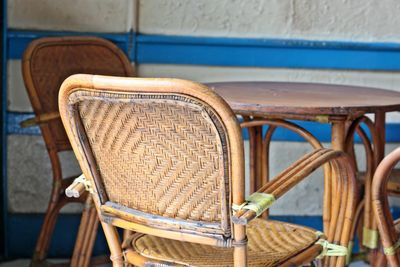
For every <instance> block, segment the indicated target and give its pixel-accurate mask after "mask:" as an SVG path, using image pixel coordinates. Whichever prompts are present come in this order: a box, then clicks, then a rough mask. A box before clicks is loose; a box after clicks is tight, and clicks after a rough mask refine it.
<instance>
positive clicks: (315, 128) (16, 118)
mask: <svg viewBox="0 0 400 267" xmlns="http://www.w3.org/2000/svg"><path fill="white" fill-rule="evenodd" d="M33 116H34V114H33V113H29V112H21V113H20V112H8V113H7V134H8V135H12V134H17V135H19V134H21V135H40V129H39V127H37V126H36V127H29V128H21V127H20V125H19V124H20V122H21V121H23V120H26V119H29V118H32V117H33ZM293 122H295V123H296V124H297V125H299V126H301V127H303V128H305V129H307V130H308V131H309V132H310V133H311V134H313V135H314V136H315V137H316V138H317V139H318V140H320V141H321V142H330V140H331V128H330V125H329V124H321V123H318V122H310V121H293ZM263 130H264V133H265V132H266V130H267V127H264V129H263ZM367 133H368V132H367ZM399 133H400V123H387V124H386V141H387V142H400V135H399ZM243 137H244V139H246V140H248V138H249V135H248V131H247V130H246V129H244V130H243ZM272 140H274V141H295V142H303V141H304V139H303V138H302V137H301V136H299V135H297V134H296V133H294V132H292V131H289V130H287V129H284V128H277V129H276V130H275V133H274V135H273V137H272ZM355 141H356V142H357V143H360V139H359V138H358V136H356V138H355Z"/></svg>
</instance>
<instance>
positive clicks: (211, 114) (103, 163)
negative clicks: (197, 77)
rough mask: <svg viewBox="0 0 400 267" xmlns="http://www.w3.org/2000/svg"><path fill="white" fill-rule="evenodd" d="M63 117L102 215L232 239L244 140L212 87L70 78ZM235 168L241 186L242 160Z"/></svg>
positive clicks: (65, 88) (170, 81)
mask: <svg viewBox="0 0 400 267" xmlns="http://www.w3.org/2000/svg"><path fill="white" fill-rule="evenodd" d="M210 102H211V103H210ZM60 111H61V116H62V118H63V122H64V125H65V127H66V129H67V133H68V134H69V137H70V139H71V142H72V143H73V145H74V144H75V146H76V147H75V148H74V150H75V154H77V153H78V154H79V155H77V157H78V160H79V161H80V163H81V167H82V169H83V171H84V173H85V175H86V174H89V179H92V182H93V184H94V187H95V189H94V191H95V192H97V195H98V204H99V205H100V207H102V208H103V209H102V211H103V212H104V211H106V212H108V213H113V215H114V216H120V215H121V214H123V213H124V214H125V215H129V216H128V217H129V219H131V220H133V221H135V222H136V223H139V224H140V223H143V224H145V225H147V226H148V225H151V226H153V227H156V228H162V229H178V230H179V231H180V230H182V231H199V232H203V233H205V232H206V233H213V234H218V235H222V236H230V235H231V224H230V212H229V211H230V208H231V204H230V202H231V193H230V192H231V186H232V179H231V177H232V164H233V162H232V151H233V150H234V151H235V153H238V151H241V153H242V152H243V149H242V141H241V140H240V139H239V136H240V129H239V126H238V124H237V121H236V117H235V115H234V114H233V113H232V111H231V110H230V109H229V107H228V106H227V104H226V103H225V102H224V101H223V100H222V98H220V97H219V96H217V95H216V94H215V93H214V92H212V91H211V90H210V89H209V88H207V87H205V86H202V85H199V84H196V83H192V82H189V81H183V80H174V79H139V78H136V79H135V78H131V79H126V78H125V79H124V78H116V77H114V78H112V77H105V76H89V75H88V76H83V75H81V76H73V77H72V78H70V79H68V80H67V81H66V82H65V83H64V85H63V86H62V92H61V94H60ZM227 120H228V123H227ZM229 132H232V133H234V135H235V137H234V138H233V137H232V138H230V135H229ZM235 138H236V139H237V140H236V139H235ZM230 140H231V142H232V140H236V141H237V142H235V143H234V144H235V147H234V148H232V143H230ZM238 140H239V141H238ZM232 149H233V150H232ZM241 158H242V157H241ZM235 162H236V164H238V165H241V166H239V168H237V169H239V170H241V174H240V175H237V176H238V178H239V179H240V180H243V175H242V169H243V162H241V161H240V160H236V159H235ZM85 170H87V172H85ZM236 172H237V171H236V170H235V173H236ZM236 183H237V182H236ZM242 189H244V188H242ZM126 217H127V216H125V218H126Z"/></svg>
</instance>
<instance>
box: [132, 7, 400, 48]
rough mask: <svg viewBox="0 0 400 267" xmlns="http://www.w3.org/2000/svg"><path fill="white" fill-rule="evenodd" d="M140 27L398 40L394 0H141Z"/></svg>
mask: <svg viewBox="0 0 400 267" xmlns="http://www.w3.org/2000/svg"><path fill="white" fill-rule="evenodd" d="M139 11H140V13H139V14H140V15H139V27H140V31H142V32H144V33H160V34H176V35H198V36H232V37H272V38H276V37H278V38H304V39H322V40H328V39H329V40H332V39H333V40H338V39H345V40H364V41H389V40H390V41H398V40H400V30H399V27H398V25H399V23H400V16H398V14H399V12H400V2H399V1H397V0H363V1H357V0H246V1H243V0H218V1H215V0H200V1H198V0H175V1H169V0H142V1H140V8H139Z"/></svg>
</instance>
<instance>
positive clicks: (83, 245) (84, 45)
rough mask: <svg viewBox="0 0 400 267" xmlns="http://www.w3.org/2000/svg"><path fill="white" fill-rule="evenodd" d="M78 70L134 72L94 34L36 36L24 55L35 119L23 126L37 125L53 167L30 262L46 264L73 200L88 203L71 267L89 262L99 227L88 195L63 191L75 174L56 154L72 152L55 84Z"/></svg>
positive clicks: (26, 79)
mask: <svg viewBox="0 0 400 267" xmlns="http://www.w3.org/2000/svg"><path fill="white" fill-rule="evenodd" d="M107 65H109V66H107ZM82 72H86V73H88V72H89V73H97V74H108V75H120V76H133V75H134V70H133V68H132V65H131V63H130V62H129V60H128V59H127V57H126V56H125V54H124V53H123V52H122V51H121V50H120V49H119V48H118V47H117V46H115V45H114V44H113V43H111V42H109V41H107V40H104V39H101V38H96V37H85V36H81V37H55V38H53V37H52V38H41V39H37V40H35V41H33V42H32V43H31V44H30V45H29V47H28V48H27V49H26V51H25V53H24V56H23V60H22V74H23V78H24V83H25V87H26V90H27V92H28V96H29V99H30V101H31V104H32V108H33V110H34V113H35V117H34V118H32V119H28V120H26V121H23V122H22V123H21V126H22V127H30V126H35V125H38V126H39V127H40V130H41V133H42V136H43V139H44V142H45V145H46V148H47V152H48V154H49V157H50V161H51V166H52V171H53V188H52V192H51V197H50V200H49V204H48V207H47V211H46V214H45V218H44V222H43V225H42V228H41V231H40V234H39V237H38V240H37V243H36V248H35V252H34V255H33V258H32V261H31V266H42V265H43V264H45V262H46V258H47V251H48V249H49V246H50V241H51V236H52V233H53V230H54V227H55V224H56V220H57V216H58V213H59V210H60V209H61V208H62V207H63V206H65V205H66V204H68V203H71V202H81V203H86V204H85V206H84V207H85V208H84V211H83V214H82V220H81V225H80V231H79V233H78V236H77V240H76V246H75V249H74V254H73V257H72V259H71V266H79V267H82V266H88V265H89V262H90V256H91V252H92V249H93V245H94V241H95V237H96V232H97V226H98V220H97V216H96V211H95V209H94V207H93V204H91V198H89V199H87V194H84V195H82V196H80V197H78V198H67V197H66V196H65V194H64V191H65V189H66V188H67V187H68V186H69V185H71V183H72V182H73V180H74V179H75V178H76V176H75V177H69V178H65V177H63V175H62V171H61V160H60V157H59V152H61V151H67V150H71V146H70V143H69V140H68V138H67V136H66V134H65V131H64V128H63V126H62V123H61V120H60V115H59V112H58V101H57V96H58V91H59V87H60V85H61V83H62V81H63V80H64V79H65V78H66V77H68V76H70V75H71V74H75V73H82ZM38 76H40V77H38ZM44 76H45V77H44ZM43 193H47V192H43ZM103 261H104V260H102V259H101V258H98V261H96V260H94V261H92V264H97V263H98V262H100V263H101V262H103Z"/></svg>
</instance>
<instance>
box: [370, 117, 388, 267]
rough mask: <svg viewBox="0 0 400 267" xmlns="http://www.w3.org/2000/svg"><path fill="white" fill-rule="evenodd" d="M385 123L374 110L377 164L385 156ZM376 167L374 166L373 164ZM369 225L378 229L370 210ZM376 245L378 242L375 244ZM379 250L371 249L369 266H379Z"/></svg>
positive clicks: (383, 118) (380, 256)
mask: <svg viewBox="0 0 400 267" xmlns="http://www.w3.org/2000/svg"><path fill="white" fill-rule="evenodd" d="M385 123H386V113H385V112H376V113H375V128H376V132H377V133H378V135H377V136H378V142H377V146H376V148H375V153H376V154H377V155H376V156H377V161H378V162H377V164H379V163H380V162H381V161H382V159H383V158H384V157H385V143H386V136H385ZM375 167H376V166H375ZM370 218H371V220H372V221H371V222H370V223H371V225H372V226H373V229H374V230H376V231H378V230H377V229H378V228H377V225H376V221H375V220H374V214H373V213H372V210H371V216H370ZM377 245H378V244H377ZM379 253H381V252H379V250H378V249H371V250H370V253H369V259H370V263H371V266H377V267H378V266H381V265H379V264H380V263H381V259H382V258H385V257H383V256H382V255H378V254H379Z"/></svg>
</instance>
